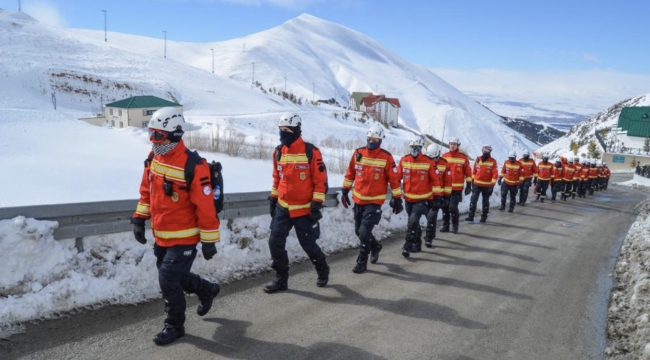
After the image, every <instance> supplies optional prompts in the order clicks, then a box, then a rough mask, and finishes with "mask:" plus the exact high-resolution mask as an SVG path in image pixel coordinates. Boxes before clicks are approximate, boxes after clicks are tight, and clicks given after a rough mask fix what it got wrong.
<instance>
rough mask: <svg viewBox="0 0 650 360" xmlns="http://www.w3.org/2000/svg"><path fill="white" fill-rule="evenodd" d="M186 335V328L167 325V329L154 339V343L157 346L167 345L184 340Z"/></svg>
mask: <svg viewBox="0 0 650 360" xmlns="http://www.w3.org/2000/svg"><path fill="white" fill-rule="evenodd" d="M184 335H185V328H184V327H182V326H180V327H175V326H173V325H170V324H165V328H164V329H162V331H161V332H159V333H158V334H156V336H154V337H153V342H155V343H156V344H157V345H167V344H171V343H173V342H174V341H176V340H178V339H180V338H182V337H183V336H184Z"/></svg>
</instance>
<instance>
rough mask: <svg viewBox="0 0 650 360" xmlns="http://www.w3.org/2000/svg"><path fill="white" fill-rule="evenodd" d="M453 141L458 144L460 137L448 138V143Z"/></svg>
mask: <svg viewBox="0 0 650 360" xmlns="http://www.w3.org/2000/svg"><path fill="white" fill-rule="evenodd" d="M453 143H456V144H457V145H460V139H458V138H457V137H453V138H451V139H449V144H453Z"/></svg>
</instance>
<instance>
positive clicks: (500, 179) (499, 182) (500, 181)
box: [497, 178, 503, 186]
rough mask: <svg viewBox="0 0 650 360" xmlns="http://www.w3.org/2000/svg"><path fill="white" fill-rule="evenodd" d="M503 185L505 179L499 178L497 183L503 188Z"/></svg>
mask: <svg viewBox="0 0 650 360" xmlns="http://www.w3.org/2000/svg"><path fill="white" fill-rule="evenodd" d="M502 183H503V179H502V178H499V181H497V184H499V186H501V184H502Z"/></svg>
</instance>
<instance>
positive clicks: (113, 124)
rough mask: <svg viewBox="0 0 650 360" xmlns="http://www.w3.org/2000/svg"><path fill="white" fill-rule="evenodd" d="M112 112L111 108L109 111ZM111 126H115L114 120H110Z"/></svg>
mask: <svg viewBox="0 0 650 360" xmlns="http://www.w3.org/2000/svg"><path fill="white" fill-rule="evenodd" d="M112 112H113V109H111V113H112ZM111 126H112V127H115V120H111Z"/></svg>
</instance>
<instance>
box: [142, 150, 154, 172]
mask: <svg viewBox="0 0 650 360" xmlns="http://www.w3.org/2000/svg"><path fill="white" fill-rule="evenodd" d="M154 155H155V154H154V153H153V150H152V151H150V152H149V156H147V158H146V159H144V168H145V169H146V168H148V167H150V166H151V162H152V161H153V156H154Z"/></svg>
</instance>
